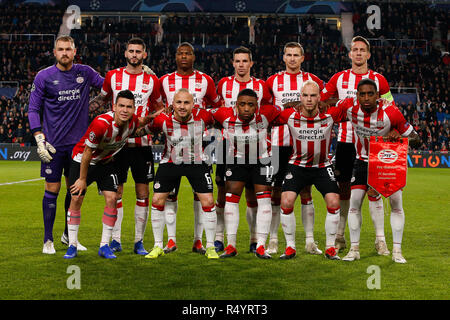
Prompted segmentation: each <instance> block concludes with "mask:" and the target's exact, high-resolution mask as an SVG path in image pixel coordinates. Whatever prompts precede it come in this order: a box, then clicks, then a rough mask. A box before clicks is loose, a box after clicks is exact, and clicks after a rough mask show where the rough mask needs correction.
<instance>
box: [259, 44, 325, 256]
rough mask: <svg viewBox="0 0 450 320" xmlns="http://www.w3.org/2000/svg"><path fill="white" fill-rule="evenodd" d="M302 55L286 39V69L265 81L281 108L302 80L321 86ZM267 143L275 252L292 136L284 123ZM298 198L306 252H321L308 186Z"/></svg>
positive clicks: (296, 96) (295, 98)
mask: <svg viewBox="0 0 450 320" xmlns="http://www.w3.org/2000/svg"><path fill="white" fill-rule="evenodd" d="M304 59H305V56H304V50H303V47H302V45H301V44H300V43H298V42H288V43H286V45H285V46H284V54H283V62H284V64H285V66H286V69H285V70H284V71H280V72H278V73H276V74H274V75H272V76H270V77H269V78H268V79H267V81H266V84H267V86H268V88H269V91H270V93H271V94H272V96H273V97H274V104H276V105H277V106H280V107H281V108H283V109H284V108H289V107H293V106H296V105H297V104H298V103H299V102H300V89H301V88H302V86H303V83H305V82H306V81H308V80H313V81H314V82H316V83H317V84H318V85H319V88H320V89H321V90H322V89H323V88H324V86H323V81H322V80H321V79H319V78H318V77H317V76H316V75H314V74H312V73H310V72H305V71H302V69H301V66H302V63H303V60H304ZM271 144H272V152H273V154H274V155H276V154H277V155H278V163H279V165H278V172H277V173H276V174H275V176H274V185H273V188H272V224H271V227H270V240H269V246H268V249H267V252H268V253H269V254H273V253H276V252H277V250H278V229H279V226H280V202H281V192H282V183H283V180H284V176H285V175H286V169H287V166H288V163H289V158H290V156H291V154H292V136H291V135H290V133H289V127H288V126H287V125H284V126H277V127H274V128H273V129H272V132H271ZM300 198H301V215H302V222H303V228H304V230H305V250H306V252H308V253H310V254H322V251H321V250H319V248H318V247H317V244H316V243H315V241H314V203H313V200H312V195H311V186H306V187H305V188H304V189H303V190H301V191H300Z"/></svg>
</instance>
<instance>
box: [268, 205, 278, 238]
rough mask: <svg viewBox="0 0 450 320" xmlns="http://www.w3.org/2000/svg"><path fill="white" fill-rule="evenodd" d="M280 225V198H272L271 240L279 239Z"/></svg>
mask: <svg viewBox="0 0 450 320" xmlns="http://www.w3.org/2000/svg"><path fill="white" fill-rule="evenodd" d="M279 227H280V199H277V200H275V201H274V200H273V199H272V222H271V223H270V231H269V233H270V240H278V228H279Z"/></svg>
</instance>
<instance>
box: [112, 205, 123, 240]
mask: <svg viewBox="0 0 450 320" xmlns="http://www.w3.org/2000/svg"><path fill="white" fill-rule="evenodd" d="M116 208H117V221H116V223H115V224H114V228H113V232H112V239H113V240H116V241H117V242H119V243H120V235H121V233H122V220H123V204H122V199H118V200H117V204H116Z"/></svg>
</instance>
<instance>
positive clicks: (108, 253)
mask: <svg viewBox="0 0 450 320" xmlns="http://www.w3.org/2000/svg"><path fill="white" fill-rule="evenodd" d="M98 255H99V256H100V257H103V258H105V259H115V258H117V257H116V256H115V255H114V253H113V252H112V250H111V248H110V247H109V246H108V245H107V244H105V245H104V246H103V247H100V249H98Z"/></svg>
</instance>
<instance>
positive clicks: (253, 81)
mask: <svg viewBox="0 0 450 320" xmlns="http://www.w3.org/2000/svg"><path fill="white" fill-rule="evenodd" d="M244 89H252V90H253V91H255V92H256V94H257V95H258V105H263V104H270V103H271V102H272V97H271V95H270V93H269V90H268V89H267V86H266V84H265V82H264V81H263V80H261V79H257V78H255V77H250V80H249V81H247V82H240V81H238V80H237V79H236V77H235V76H230V77H225V78H222V79H220V81H219V84H218V85H217V93H218V95H219V96H220V97H221V98H222V99H223V100H224V102H225V107H234V106H235V105H236V100H237V96H238V94H239V92H241V91H242V90H244Z"/></svg>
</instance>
